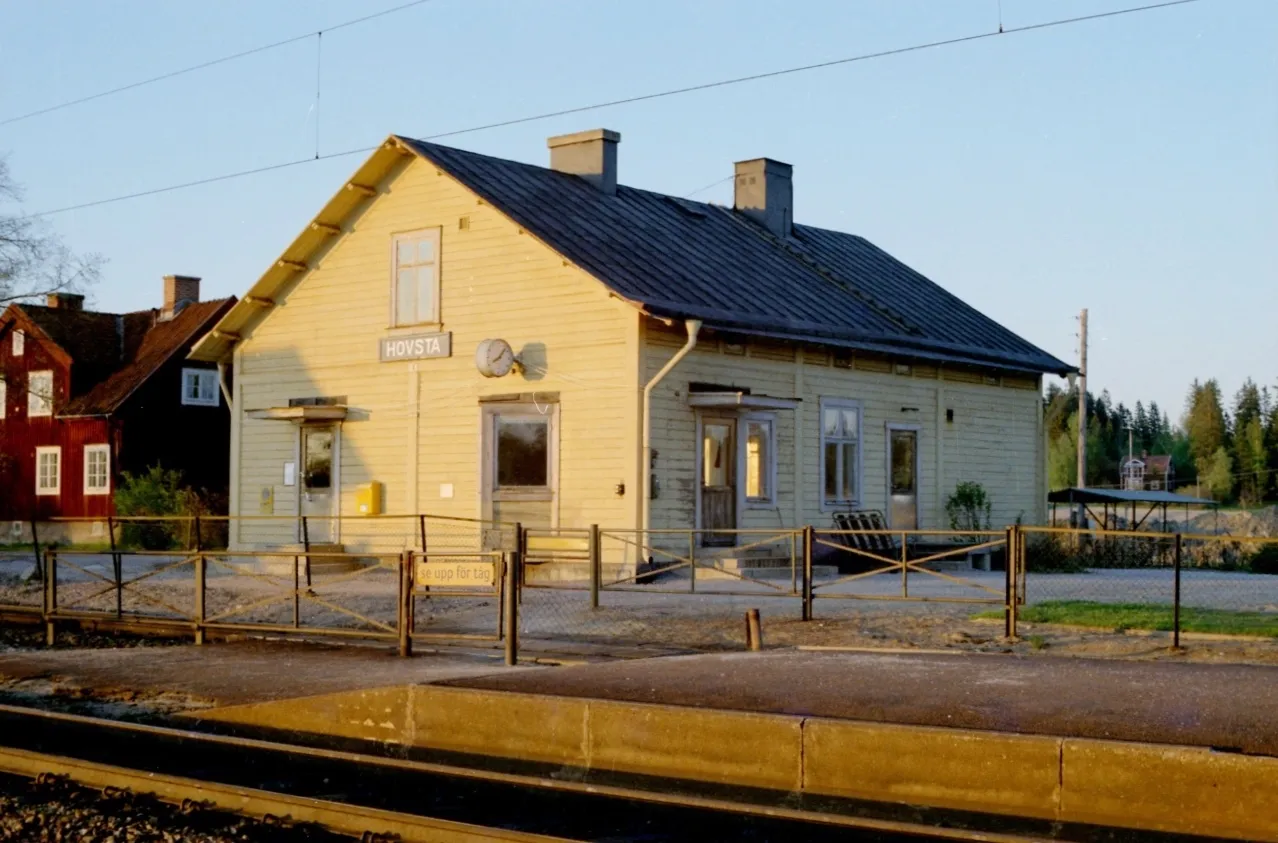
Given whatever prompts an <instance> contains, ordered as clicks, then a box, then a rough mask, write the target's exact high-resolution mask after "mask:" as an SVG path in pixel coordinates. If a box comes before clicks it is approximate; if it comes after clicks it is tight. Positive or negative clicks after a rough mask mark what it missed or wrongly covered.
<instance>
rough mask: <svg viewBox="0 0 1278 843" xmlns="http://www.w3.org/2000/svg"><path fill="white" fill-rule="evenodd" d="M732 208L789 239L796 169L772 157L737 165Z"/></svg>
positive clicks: (792, 217) (739, 162)
mask: <svg viewBox="0 0 1278 843" xmlns="http://www.w3.org/2000/svg"><path fill="white" fill-rule="evenodd" d="M736 173H737V178H736V193H735V196H734V197H733V202H732V204H733V207H734V208H736V209H737V210H738V211H740V212H741V213H743V214H745V215H746V216H747V217H749V218H750V219H752V220H754V221H755V222H757V223H758V224H759V225H761V226H763V227H764V228H766V229H767V230H768V231H771V232H772V233H773V234H775V235H776V236H777V237H789V236H790V228H791V225H793V223H794V182H793V180H792V178H791V176H792V175H793V173H794V168H793V167H791V166H790V165H789V164H783V163H781V162H780V161H773V160H772V159H771V158H755V159H754V160H753V161H738V162H737V163H736Z"/></svg>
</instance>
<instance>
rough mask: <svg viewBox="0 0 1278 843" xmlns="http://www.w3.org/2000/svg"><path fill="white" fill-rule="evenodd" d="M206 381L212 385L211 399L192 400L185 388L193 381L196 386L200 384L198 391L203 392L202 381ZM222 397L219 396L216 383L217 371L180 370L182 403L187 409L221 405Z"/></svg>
mask: <svg viewBox="0 0 1278 843" xmlns="http://www.w3.org/2000/svg"><path fill="white" fill-rule="evenodd" d="M205 379H208V380H209V381H210V382H211V383H212V384H213V389H212V390H211V394H212V397H211V398H203V397H201V398H192V397H191V396H190V395H188V394H187V392H188V390H187V387H188V386H189V385H190V383H191V381H192V380H194V381H195V382H196V383H197V384H201V386H200V391H201V392H202V391H203V385H202V384H203V381H204V380H205ZM221 401H222V397H221V395H220V394H219V389H218V383H217V371H216V370H214V369H183V370H182V403H183V404H185V405H186V406H188V407H217V406H220V405H221Z"/></svg>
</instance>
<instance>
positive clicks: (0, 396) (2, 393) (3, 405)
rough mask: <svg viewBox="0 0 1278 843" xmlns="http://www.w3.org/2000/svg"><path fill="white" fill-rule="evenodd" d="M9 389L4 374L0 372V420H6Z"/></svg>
mask: <svg viewBox="0 0 1278 843" xmlns="http://www.w3.org/2000/svg"><path fill="white" fill-rule="evenodd" d="M8 392H9V390H8V388H7V386H6V384H5V382H4V373H3V372H0V419H2V418H4V415H5V413H6V412H7V408H8V406H9V395H8Z"/></svg>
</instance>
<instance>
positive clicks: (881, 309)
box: [709, 205, 927, 337]
mask: <svg viewBox="0 0 1278 843" xmlns="http://www.w3.org/2000/svg"><path fill="white" fill-rule="evenodd" d="M709 207H711V208H714V209H716V210H718V211H721V212H723V213H725V214H727V215H728V216H729V217H730V218H731V219H732V220H734V221H736V223H737V224H738V225H743V226H745V227H746V228H748V229H749V230H750V231H753V232H754V233H755V234H756V235H757V236H759V237H760V238H762V239H763V240H765V241H767V242H769V243H772V244H773V245H776V246H779V247H780V248H781V251H782V252H783V253H784V254H786V255H788V256H789V257H790V258H792V259H793V260H795V261H796V262H798V263H799V264H801V265H802V266H803V267H805V268H806V269H809V270H811V271H812V272H813V273H814V274H816V275H818V276H820V277H821V278H823V279H825V280H826V281H828V282H830V283H831V284H833V285H834V286H836V287H838V288H839V289H840V290H843V291H844V292H845V293H848V294H849V295H851V296H852V297H854V298H855V299H857V301H859V302H861V303H862V304H864V305H865V306H866V307H869V308H871V309H872V310H874V311H875V312H876V313H878V314H879V315H880V316H882V317H883V318H885V319H887V320H888V321H890V322H892V323H893V324H895V325H896V326H897V327H899V328H900V329H901V330H903V331H905V333H907V334H909V335H911V336H916V337H923V336H926V335H927V334H926V332H924V331H923V329H922V328H919V327H918V326H917V325H915V324H914V323H912V322H910V320H908V319H906V318H905V316H904V315H903V314H901V313H899V312H897V311H896V310H894V309H893V308H891V307H889V306H888V305H885V304H883V303H882V302H880V301H879V300H878V299H876V298H875V297H873V296H871V295H870V294H869V293H867V292H865V291H864V290H861V289H859V288H857V287H855V286H853V285H852V284H849V283H848V282H846V281H844V280H843V279H842V278H840V277H839V276H837V275H835V274H834V273H833V272H831V271H830V270H828V269H826V268H825V267H824V266H822V265H821V264H820V263H818V262H817V260H816V259H815V258H813V257H811V256H810V255H804V254H801V253H799V251H798V250H797V249H795V247H794V246H793V245H792V244H790V243H787V242H786V241H785V238H783V237H778V236H776V235H775V234H773V233H772V232H771V231H768V230H767V229H765V228H764V227H763V226H760V225H755V224H754V223H752V222H750V221H749V220H745V219H742V218H741V217H740V216H738V215H737V213H736V211H735V210H733V209H731V208H725V207H723V206H721V205H710V206H709Z"/></svg>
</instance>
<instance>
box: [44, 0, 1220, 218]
mask: <svg viewBox="0 0 1278 843" xmlns="http://www.w3.org/2000/svg"><path fill="white" fill-rule="evenodd" d="M424 2H429V0H416V2H415V3H410V4H407V5H405V6H400V7H397V8H396V9H390V10H387V11H386V12H381V13H379V14H390V13H391V12H393V11H397V10H398V9H401V8H408V6H412V5H417V4H418V3H424ZM1198 2H1200V0H1166V2H1162V3H1154V4H1151V5H1146V6H1133V7H1130V8H1126V9H1116V10H1114V11H1110V12H1099V13H1097V14H1093V15H1082V16H1079V17H1073V18H1061V19H1058V20H1052V21H1046V22H1044V23H1035V24H1027V25H1025V26H1018V27H1011V28H1008V29H1004V30H1002V31H1001V32H983V33H979V34H975V35H965V36H962V37H959V38H948V39H944V40H941V41H929V42H926V43H923V44H914V45H911V46H909V47H898V48H895V49H892V50H883V51H880V52H875V53H862V54H861V55H856V56H848V57H846V58H841V59H833V60H830V61H824V62H818V63H816V64H805V65H799V66H796V67H788V68H784V69H782V70H772V71H768V72H766V73H755V74H751V75H749V76H737V77H733V78H731V79H720V80H718V81H715V82H704V83H701V84H697V85H689V86H687V87H683V88H671V89H668V90H665V91H657V92H655V93H650V94H640V95H638V96H633V97H624V98H622V99H615V100H607V101H604V102H597V103H593V104H591V105H582V106H576V107H574V108H565V109H560V110H558V111H547V112H543V113H541V114H532V115H528V116H524V117H515V118H511V119H509V120H502V121H500V122H497V123H485V124H482V125H479V126H471V127H469V128H466V129H453V130H451V131H447V132H440V133H438V134H434V135H427V136H425V137H422V138H420V140H426V141H433V140H440V139H442V138H452V137H457V136H458V135H466V134H472V133H475V132H483V131H488V130H490V129H500V128H504V127H507V126H516V125H519V124H522V123H532V122H535V121H539V120H549V119H552V118H555V117H563V116H565V115H569V114H581V113H583V112H587V111H597V110H599V109H604V108H613V107H615V106H619V105H630V104H633V103H637V102H646V101H649V100H655V99H661V98H664V97H673V96H678V95H680V94H688V93H693V92H695V91H706V90H710V89H713V88H724V87H727V86H729V85H740V84H744V83H747V82H757V81H759V80H762V79H774V78H776V77H779V76H787V75H790V74H794V73H805V72H808V71H812V70H821V69H824V68H827V67H836V66H839V65H845V64H852V63H854V62H861V61H869V60H871V59H880V58H887V57H889V56H898V55H903V54H905V53H914V52H919V51H921V50H929V49H934V48H937V47H950V46H954V45H957V44H965V43H968V42H972V41H980V40H983V39H986V38H999V37H1002V36H1005V35H1016V34H1020V33H1025V32H1034V31H1037V30H1043V29H1050V28H1053V27H1060V26H1069V25H1072V24H1077V23H1085V22H1087V21H1094V20H1100V19H1103V18H1113V17H1118V16H1120V15H1130V14H1135V13H1138V12H1148V11H1154V10H1157V9H1166V8H1169V7H1172V6H1184V5H1187V4H1190V3H1198ZM369 17H373V16H369ZM367 19H368V18H361V19H360V20H361V21H362V20H367ZM358 22H359V21H352V22H348V23H346V24H342V25H343V26H349V25H351V24H352V23H358ZM332 28H335V27H330V29H332ZM314 35H315V33H309V34H307V35H304V36H300V37H299V38H297V39H293V40H301V38H310V37H312V36H314ZM262 49H268V48H262ZM376 148H377V147H376V146H365V147H360V148H358V149H348V150H345V151H343V152H330V153H328V154H326V155H317V156H315V157H313V158H299V159H297V160H294V161H284V162H281V163H279V164H272V165H270V166H266V167H257V168H254V169H251V170H239V171H236V172H233V173H223V174H222V175H218V176H210V177H208V178H204V179H197V180H195V181H188V182H182V183H179V184H172V185H166V186H164V187H157V188H152V189H150V190H142V191H138V192H136V193H128V194H124V195H121V196H112V197H109V198H106V199H96V200H93V201H91V202H81V203H79V204H76V205H66V206H64V207H61V208H53V209H50V210H48V211H40V212H38V213H34V214H28V215H27V218H28V219H33V218H36V217H47V216H52V215H54V214H63V213H66V212H68V211H79V210H83V209H85V208H93V207H97V206H99V205H108V204H111V203H115V202H124V201H127V200H130V199H140V198H142V197H144V196H155V195H156V194H160V193H170V192H172V191H175V190H185V189H187V188H190V187H198V186H200V185H206V184H214V183H216V182H221V181H228V180H230V179H237V178H243V177H245V176H253V175H258V174H260V173H266V172H270V171H272V170H282V169H285V168H288V167H295V166H297V165H299V164H309V163H312V162H315V161H327V160H330V159H334V158H344V157H347V156H350V155H358V154H360V153H367V152H372V151H373V150H374V149H376ZM726 180H727V179H724V181H726ZM711 186H713V185H711Z"/></svg>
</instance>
